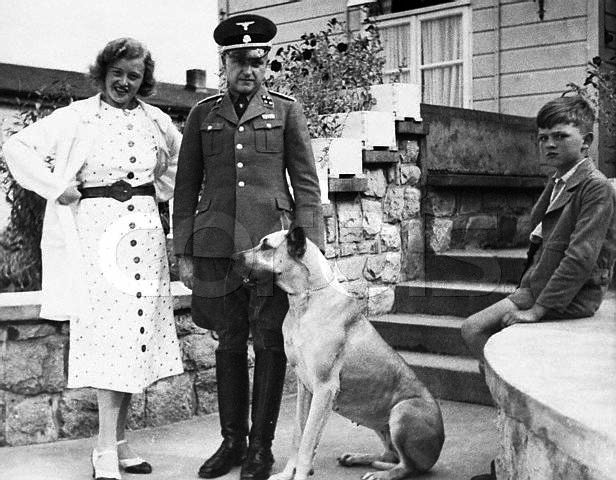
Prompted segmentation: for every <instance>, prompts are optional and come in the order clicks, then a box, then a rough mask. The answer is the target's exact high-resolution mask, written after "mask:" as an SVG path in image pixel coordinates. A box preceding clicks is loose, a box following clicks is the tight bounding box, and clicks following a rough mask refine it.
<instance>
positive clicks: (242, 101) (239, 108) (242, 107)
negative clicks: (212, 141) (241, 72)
mask: <svg viewBox="0 0 616 480" xmlns="http://www.w3.org/2000/svg"><path fill="white" fill-rule="evenodd" d="M233 107H234V108H235V114H236V115H237V118H238V119H240V118H242V115H244V112H245V111H246V108H247V107H248V97H247V96H246V95H240V96H239V97H238V99H237V101H236V102H235V105H234V106H233Z"/></svg>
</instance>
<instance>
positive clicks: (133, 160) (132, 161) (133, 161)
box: [128, 157, 137, 163]
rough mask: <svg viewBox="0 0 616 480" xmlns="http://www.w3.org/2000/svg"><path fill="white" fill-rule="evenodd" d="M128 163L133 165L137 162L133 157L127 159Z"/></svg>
mask: <svg viewBox="0 0 616 480" xmlns="http://www.w3.org/2000/svg"><path fill="white" fill-rule="evenodd" d="M128 161H129V162H130V163H135V162H136V161H137V158H135V157H130V158H129V159H128Z"/></svg>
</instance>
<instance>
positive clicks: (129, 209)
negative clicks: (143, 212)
mask: <svg viewBox="0 0 616 480" xmlns="http://www.w3.org/2000/svg"><path fill="white" fill-rule="evenodd" d="M126 208H128V211H129V212H132V211H133V210H134V209H135V206H134V205H129V206H128V207H126Z"/></svg>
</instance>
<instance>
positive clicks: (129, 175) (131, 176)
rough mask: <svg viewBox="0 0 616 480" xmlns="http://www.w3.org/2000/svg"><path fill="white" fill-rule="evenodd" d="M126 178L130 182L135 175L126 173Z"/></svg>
mask: <svg viewBox="0 0 616 480" xmlns="http://www.w3.org/2000/svg"><path fill="white" fill-rule="evenodd" d="M126 178H128V179H129V180H130V179H133V178H135V174H134V173H133V172H128V173H127V174H126Z"/></svg>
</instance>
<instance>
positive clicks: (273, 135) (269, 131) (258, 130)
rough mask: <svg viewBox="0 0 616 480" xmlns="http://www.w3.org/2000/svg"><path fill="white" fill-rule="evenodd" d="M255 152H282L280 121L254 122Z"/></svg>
mask: <svg viewBox="0 0 616 480" xmlns="http://www.w3.org/2000/svg"><path fill="white" fill-rule="evenodd" d="M252 127H253V128H254V130H255V150H256V151H257V152H261V153H279V152H282V146H283V144H284V138H283V128H282V120H275V119H274V120H255V121H254V122H253V124H252Z"/></svg>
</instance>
